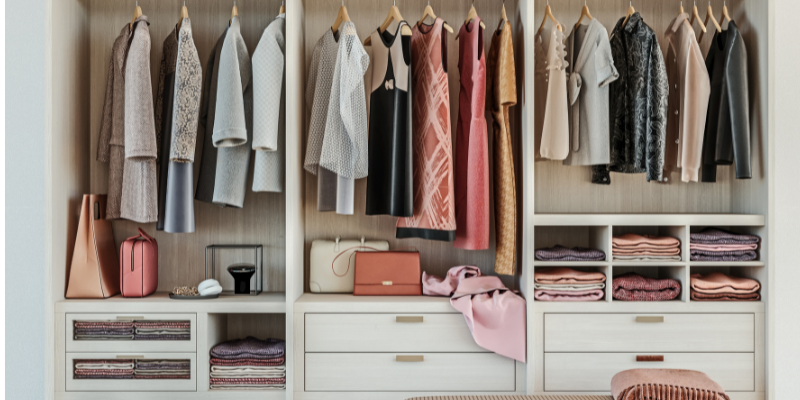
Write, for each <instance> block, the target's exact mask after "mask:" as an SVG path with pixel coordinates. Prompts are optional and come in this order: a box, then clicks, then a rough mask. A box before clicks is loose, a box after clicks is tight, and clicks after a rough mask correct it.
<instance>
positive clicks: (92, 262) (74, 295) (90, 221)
mask: <svg viewBox="0 0 800 400" xmlns="http://www.w3.org/2000/svg"><path fill="white" fill-rule="evenodd" d="M117 260H118V259H117V248H116V246H115V245H114V232H113V231H112V230H111V221H109V220H107V219H106V195H104V194H87V195H84V196H83V203H82V204H81V219H80V220H79V221H78V236H77V237H76V238H75V251H74V252H73V253H72V264H71V266H70V270H69V277H68V279H69V280H68V282H69V284H68V285H67V298H68V299H103V298H106V297H111V296H114V295H116V294H119V262H118V261H117Z"/></svg>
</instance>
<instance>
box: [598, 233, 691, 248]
mask: <svg viewBox="0 0 800 400" xmlns="http://www.w3.org/2000/svg"><path fill="white" fill-rule="evenodd" d="M680 244H681V241H680V240H678V239H677V238H674V237H669V236H654V235H637V234H635V233H626V234H624V235H621V236H614V237H613V238H611V245H612V246H613V247H634V246H655V247H677V246H680Z"/></svg>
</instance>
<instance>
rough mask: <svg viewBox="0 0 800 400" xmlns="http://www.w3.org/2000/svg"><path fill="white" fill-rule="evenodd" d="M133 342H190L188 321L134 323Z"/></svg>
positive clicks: (189, 323) (189, 324)
mask: <svg viewBox="0 0 800 400" xmlns="http://www.w3.org/2000/svg"><path fill="white" fill-rule="evenodd" d="M133 326H134V327H135V328H136V332H135V334H134V338H133V339H134V340H190V339H191V327H192V326H191V322H189V321H135V322H134V323H133Z"/></svg>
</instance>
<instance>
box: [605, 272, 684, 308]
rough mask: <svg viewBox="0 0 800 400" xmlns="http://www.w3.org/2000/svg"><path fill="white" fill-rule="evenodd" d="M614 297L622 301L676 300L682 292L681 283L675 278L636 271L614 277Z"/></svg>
mask: <svg viewBox="0 0 800 400" xmlns="http://www.w3.org/2000/svg"><path fill="white" fill-rule="evenodd" d="M612 285H613V289H614V290H613V293H614V298H615V299H617V300H622V301H666V300H674V299H675V298H676V297H678V295H679V294H680V293H681V283H680V282H679V281H677V280H675V279H669V278H667V279H652V278H646V277H644V276H641V275H639V274H636V273H634V272H630V273H627V274H623V275H619V276H616V277H614V280H613V282H612Z"/></svg>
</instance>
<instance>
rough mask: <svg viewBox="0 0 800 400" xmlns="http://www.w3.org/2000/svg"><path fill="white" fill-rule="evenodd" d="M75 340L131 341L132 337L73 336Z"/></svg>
mask: <svg viewBox="0 0 800 400" xmlns="http://www.w3.org/2000/svg"><path fill="white" fill-rule="evenodd" d="M75 340H133V335H75Z"/></svg>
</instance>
